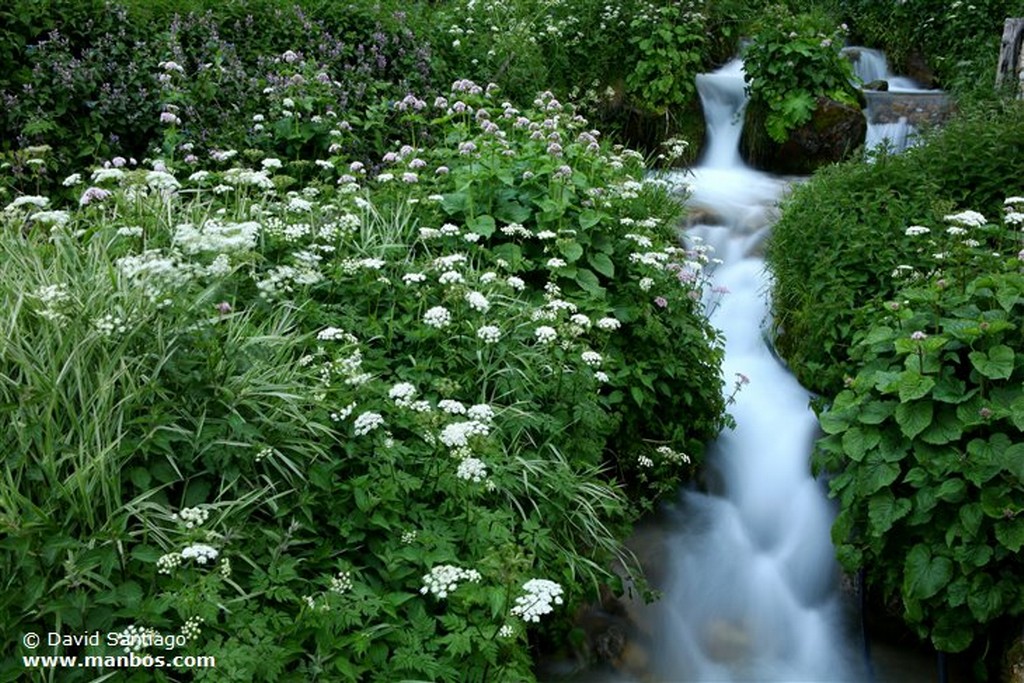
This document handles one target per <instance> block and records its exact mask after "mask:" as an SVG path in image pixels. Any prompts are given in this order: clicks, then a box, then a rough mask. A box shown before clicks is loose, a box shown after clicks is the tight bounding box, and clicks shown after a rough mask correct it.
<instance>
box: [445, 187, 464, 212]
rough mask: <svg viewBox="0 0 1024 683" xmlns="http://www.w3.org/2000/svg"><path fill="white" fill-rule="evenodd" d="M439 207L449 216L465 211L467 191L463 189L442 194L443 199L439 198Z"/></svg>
mask: <svg viewBox="0 0 1024 683" xmlns="http://www.w3.org/2000/svg"><path fill="white" fill-rule="evenodd" d="M441 208H442V209H444V211H445V213H447V214H448V215H449V216H450V215H452V214H453V213H461V212H464V211H466V209H467V208H469V193H467V192H464V191H463V192H452V193H450V194H446V195H444V199H442V200H441Z"/></svg>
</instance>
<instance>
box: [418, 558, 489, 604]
mask: <svg viewBox="0 0 1024 683" xmlns="http://www.w3.org/2000/svg"><path fill="white" fill-rule="evenodd" d="M480 579H481V576H480V572H478V571H477V570H475V569H463V568H461V567H456V566H454V565H451V564H442V565H439V566H437V567H433V568H431V570H430V573H429V574H424V575H423V587H422V588H420V593H422V594H423V595H426V594H427V593H430V594H431V595H433V596H435V597H437V598H446V597H448V594H449V593H451V592H453V591H454V590H455V589H456V588H458V587H459V583H460V582H464V581H472V582H473V583H480Z"/></svg>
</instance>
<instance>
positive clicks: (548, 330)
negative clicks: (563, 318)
mask: <svg viewBox="0 0 1024 683" xmlns="http://www.w3.org/2000/svg"><path fill="white" fill-rule="evenodd" d="M533 334H534V335H535V336H536V337H537V341H538V342H540V343H541V344H549V343H551V342H553V341H554V340H555V338H557V337H558V333H557V332H556V331H555V328H553V327H549V326H548V325H541V326H540V327H538V328H537V329H536V330H534V331H533Z"/></svg>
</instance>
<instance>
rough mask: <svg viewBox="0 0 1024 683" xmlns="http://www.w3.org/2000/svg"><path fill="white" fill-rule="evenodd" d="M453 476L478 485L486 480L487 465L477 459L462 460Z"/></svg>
mask: <svg viewBox="0 0 1024 683" xmlns="http://www.w3.org/2000/svg"><path fill="white" fill-rule="evenodd" d="M455 476H456V477H458V478H459V479H465V480H466V481H471V482H474V483H477V484H479V483H480V482H482V481H483V480H484V479H486V478H487V465H486V464H484V461H483V460H480V459H479V458H474V457H472V456H470V457H468V458H463V459H462V462H460V463H459V468H458V469H457V470H456V471H455Z"/></svg>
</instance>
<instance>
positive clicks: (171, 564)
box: [156, 553, 182, 574]
mask: <svg viewBox="0 0 1024 683" xmlns="http://www.w3.org/2000/svg"><path fill="white" fill-rule="evenodd" d="M181 562H182V557H181V553H167V554H166V555H161V556H160V558H159V559H158V560H157V561H156V571H157V573H158V574H170V573H172V572H173V571H174V570H175V569H177V568H178V567H180V566H181Z"/></svg>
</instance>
